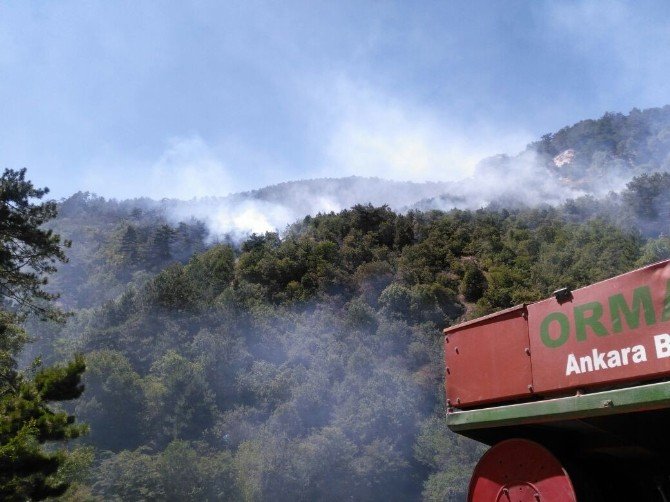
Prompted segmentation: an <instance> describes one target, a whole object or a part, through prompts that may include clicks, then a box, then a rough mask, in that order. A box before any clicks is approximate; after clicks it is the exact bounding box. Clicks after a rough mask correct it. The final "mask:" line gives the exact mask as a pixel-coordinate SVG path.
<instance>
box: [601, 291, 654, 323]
mask: <svg viewBox="0 0 670 502" xmlns="http://www.w3.org/2000/svg"><path fill="white" fill-rule="evenodd" d="M609 304H610V315H611V316H612V330H613V331H614V332H615V333H621V332H622V331H623V325H622V323H621V314H622V313H623V315H624V317H625V318H626V324H627V325H628V328H629V329H634V328H637V327H638V326H639V325H640V306H642V309H643V310H644V322H645V323H647V326H651V325H652V324H656V313H655V312H654V304H653V302H652V301H651V290H650V289H649V286H640V287H639V288H635V289H634V290H633V308H632V309H631V308H629V306H628V304H627V303H626V299H625V298H624V297H623V295H622V294H617V295H614V296H610V298H609Z"/></svg>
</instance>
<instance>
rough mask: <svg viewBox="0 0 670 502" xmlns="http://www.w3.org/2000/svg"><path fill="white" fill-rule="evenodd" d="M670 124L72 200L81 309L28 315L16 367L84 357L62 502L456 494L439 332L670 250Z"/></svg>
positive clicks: (70, 291) (459, 445)
mask: <svg viewBox="0 0 670 502" xmlns="http://www.w3.org/2000/svg"><path fill="white" fill-rule="evenodd" d="M669 117H670V109H669V108H667V107H666V108H663V109H653V110H646V111H643V112H640V111H636V110H634V111H633V112H631V113H630V114H629V115H626V116H624V115H615V114H608V115H606V116H604V117H602V118H601V119H599V120H595V121H585V122H580V123H579V124H576V125H574V126H571V127H568V128H565V129H562V130H561V131H558V132H557V133H555V134H551V135H547V136H545V137H543V138H542V139H541V140H539V141H538V142H536V143H533V144H531V145H529V147H528V149H527V150H526V151H524V152H522V153H520V154H519V155H518V156H516V157H505V156H500V157H494V158H491V159H487V160H485V161H483V162H482V163H480V165H479V167H478V169H477V171H476V172H475V174H474V176H473V177H472V178H471V179H469V180H464V181H462V182H458V183H456V182H454V183H449V184H447V183H424V184H418V183H408V182H391V181H384V180H379V179H373V178H342V179H324V180H310V181H304V182H294V183H286V184H282V185H276V186H272V187H268V188H265V189H261V190H257V191H254V192H249V193H244V194H236V195H232V196H229V197H226V198H221V199H216V198H212V199H202V200H193V201H186V202H183V201H181V202H180V201H172V200H163V201H150V200H134V201H133V200H130V201H113V200H112V201H109V200H105V199H103V198H100V197H97V196H95V195H91V194H86V193H78V194H75V195H74V196H72V197H69V198H67V199H64V200H62V201H60V202H59V204H58V217H57V218H56V219H53V220H52V221H50V222H49V226H50V228H52V229H53V230H54V232H56V233H58V234H61V235H62V236H63V237H64V238H66V239H71V240H72V241H73V245H72V247H71V248H70V249H68V250H67V253H68V256H69V258H70V262H69V263H67V264H64V265H62V266H61V267H60V269H59V271H58V273H56V274H55V275H53V276H52V277H51V279H50V283H49V288H50V291H53V292H60V293H61V297H60V299H59V300H58V302H59V305H61V306H62V307H63V308H65V309H67V310H69V311H71V312H72V314H73V315H72V317H71V318H69V319H68V321H67V323H65V324H54V323H44V322H40V321H39V320H38V319H32V318H31V319H28V321H27V324H26V326H27V329H28V331H29V332H30V333H31V335H32V337H33V338H34V340H35V341H34V343H32V344H30V345H28V346H27V348H26V350H25V351H24V353H23V355H22V361H23V363H24V365H26V366H28V365H29V364H30V361H32V360H33V358H34V357H36V356H40V357H41V361H42V364H52V363H58V362H59V361H62V360H65V359H68V358H70V357H71V356H72V355H73V354H77V353H79V354H83V355H84V358H85V361H86V372H85V373H84V384H85V391H84V393H83V394H82V395H81V397H79V398H78V399H77V400H76V401H74V403H73V404H72V405H71V406H70V407H69V408H68V411H69V412H70V413H73V414H74V416H75V417H76V418H77V420H78V421H81V422H84V423H87V424H89V425H90V432H89V433H88V434H87V435H86V436H84V437H82V438H79V439H77V440H75V441H71V442H70V443H69V444H68V449H69V450H70V451H71V455H70V457H69V460H68V461H67V462H66V464H65V466H64V467H63V468H62V469H61V470H60V471H59V474H58V475H59V476H61V478H62V479H63V480H64V481H67V482H68V483H70V488H69V490H68V492H66V494H65V495H64V496H63V497H64V500H82V499H85V500H180V501H182V500H287V501H288V500H291V501H293V500H305V501H308V500H343V499H346V500H435V501H437V500H462V499H463V497H464V494H465V491H466V489H467V481H468V479H469V476H470V472H471V470H472V468H473V466H474V464H475V463H476V461H477V459H478V458H479V456H480V455H481V453H482V452H483V451H484V447H483V446H482V445H479V444H477V443H474V442H472V441H469V440H465V439H463V438H461V437H458V436H456V435H454V434H453V433H451V432H450V431H449V430H448V429H447V428H446V425H445V421H444V413H445V408H444V406H445V403H444V395H443V394H444V387H443V383H442V382H443V377H444V372H443V362H442V351H441V350H442V349H441V342H442V340H441V337H440V330H441V329H442V328H443V327H445V326H447V325H451V324H453V323H456V322H459V321H461V320H464V319H469V318H473V317H475V316H478V315H484V314H488V313H491V312H494V311H496V310H499V309H503V308H507V307H510V306H513V305H516V304H519V303H522V302H532V301H536V300H539V299H542V298H544V297H546V296H547V295H548V294H550V293H551V292H552V291H554V290H555V289H556V288H557V287H561V286H569V287H578V286H582V285H585V284H588V283H591V282H593V281H597V280H601V279H605V278H607V277H610V276H613V275H615V274H617V273H620V272H624V271H627V270H630V269H632V268H634V267H636V266H640V265H643V264H646V263H651V262H653V261H657V260H659V259H662V258H667V257H670V240H669V239H668V237H667V235H668V233H669V232H670V228H668V225H669V223H668V222H669V221H670V219H668V214H669V213H668V211H669V206H668V203H667V201H668V200H669V199H668V195H670V173H668V172H667V171H668V169H667V168H668V166H669V164H668V158H669V157H668V154H669V153H670V148H668V147H669V146H670V145H667V144H666V143H664V141H665V139H664V138H668V137H670V135H668V134H667V132H668V131H670V120H669ZM626 176H627V178H626ZM624 180H625V181H624ZM610 190H615V191H613V192H610ZM319 213H320V214H319Z"/></svg>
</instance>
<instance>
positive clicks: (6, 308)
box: [0, 169, 86, 500]
mask: <svg viewBox="0 0 670 502" xmlns="http://www.w3.org/2000/svg"><path fill="white" fill-rule="evenodd" d="M25 172H26V170H25V169H22V170H20V171H13V170H9V169H7V170H5V172H4V173H3V175H2V177H0V379H1V380H0V499H2V500H42V499H45V498H47V497H54V496H58V495H60V494H62V493H63V492H64V491H65V490H66V489H67V484H65V483H62V482H58V481H57V480H56V479H55V477H54V476H53V475H54V474H55V473H56V471H57V470H58V468H59V466H61V465H62V463H63V462H64V460H65V457H66V456H65V453H63V452H60V451H56V452H47V451H45V450H44V449H43V447H42V445H43V444H44V443H45V442H47V441H59V440H63V439H70V438H75V437H78V436H79V435H81V434H82V433H84V432H85V430H86V429H85V427H84V426H81V425H75V424H74V417H72V416H68V415H67V414H66V413H64V412H56V411H53V410H52V409H51V407H50V406H49V403H51V402H56V401H63V400H70V399H75V398H77V397H79V396H80V395H81V393H82V392H83V386H82V385H81V375H82V373H83V372H84V369H85V364H84V360H83V358H82V357H81V356H77V357H75V358H74V360H73V361H72V362H70V363H69V364H65V365H59V366H53V367H50V368H44V369H41V370H40V371H38V372H37V373H36V374H35V376H34V377H33V378H28V377H27V376H25V375H23V374H22V373H21V372H20V371H18V369H17V363H16V357H17V356H18V353H19V352H20V350H21V348H22V347H23V345H24V344H25V343H26V341H27V339H28V337H27V334H26V333H25V331H24V330H23V328H21V326H20V323H21V322H22V321H23V320H24V319H25V317H26V316H27V315H29V314H36V315H38V316H39V317H40V318H42V319H51V320H55V321H60V322H63V321H64V319H65V314H64V313H63V312H62V311H61V310H60V309H58V308H57V307H56V306H54V305H53V302H52V301H51V300H54V299H55V298H57V295H55V294H52V293H49V292H47V291H46V290H45V286H46V284H47V274H49V273H53V272H54V271H55V270H56V267H55V265H56V263H57V262H65V261H66V257H65V254H64V251H63V247H66V246H69V243H68V242H61V239H60V236H58V235H57V234H54V233H53V232H52V231H51V230H47V229H44V228H43V225H44V224H45V223H46V222H48V221H49V220H51V219H52V218H54V217H55V216H56V209H57V208H56V204H55V202H53V201H48V202H43V203H40V204H35V203H33V200H34V199H41V198H42V197H43V196H44V195H46V194H47V193H48V189H46V188H45V189H36V188H34V187H33V185H32V183H31V182H30V181H26V179H25Z"/></svg>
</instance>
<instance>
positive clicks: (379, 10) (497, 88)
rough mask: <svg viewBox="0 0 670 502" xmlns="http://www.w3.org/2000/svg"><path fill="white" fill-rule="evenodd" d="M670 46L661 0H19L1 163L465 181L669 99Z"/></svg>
mask: <svg viewBox="0 0 670 502" xmlns="http://www.w3.org/2000/svg"><path fill="white" fill-rule="evenodd" d="M669 47H670V9H668V8H667V4H666V3H665V2H663V1H658V2H645V1H635V2H616V1H608V2H582V1H555V2H545V1H540V0H536V1H531V0H528V1H514V0H509V1H505V2H499V1H494V0H491V1H488V2H484V1H467V2H461V1H446V0H445V1H440V2H438V1H421V2H384V1H370V2H362V1H352V2H348V1H337V2H333V1H326V2H318V1H304V2H290V1H284V2H258V1H253V0H251V1H244V2H219V1H211V2H210V1H199V2H182V1H179V2H177V1H175V2H169V1H146V2H138V1H129V2H120V1H119V2H115V1H99V2H95V1H87V2H83V1H82V2H68V1H60V2H55V1H35V2H29V1H18V0H17V1H6V2H2V3H1V4H0V103H2V108H1V111H0V131H2V134H0V167H3V168H4V167H9V168H20V167H27V168H28V173H29V177H30V178H31V179H32V180H33V181H34V182H35V184H37V185H39V186H48V187H50V188H51V190H52V195H53V196H55V197H57V198H58V197H65V196H67V195H69V194H71V193H73V192H75V191H78V190H88V191H92V192H95V193H98V194H100V195H104V196H107V197H116V198H125V197H136V196H141V195H147V196H151V197H155V198H160V197H178V198H186V199H188V198H191V197H195V196H205V195H225V194H227V193H230V192H233V191H239V190H248V189H253V188H258V187H261V186H264V185H267V184H271V183H277V182H282V181H288V180H294V179H301V178H315V177H322V176H327V177H338V176H346V175H351V174H358V175H363V176H381V177H386V178H392V179H411V180H417V181H422V180H449V179H458V178H462V177H464V176H466V175H467V174H469V173H470V172H471V171H472V168H473V166H474V164H475V163H476V161H477V160H479V159H481V158H482V157H484V156H487V155H492V154H495V153H502V152H506V153H516V152H517V151H519V150H521V149H522V148H523V147H524V146H525V144H526V143H527V142H529V141H531V140H533V139H536V138H538V137H539V136H541V135H542V134H544V133H547V132H551V131H554V130H557V129H558V128H560V127H562V126H564V125H568V124H571V123H574V122H576V121H578V120H581V119H584V118H595V117H599V116H601V115H602V114H603V113H604V112H605V111H621V112H628V111H629V110H630V109H631V108H633V107H638V108H647V107H652V106H661V105H664V104H668V103H670V98H669V97H668V96H670V79H669V78H668V76H669V75H668V74H669V73H670V71H669V70H668V69H669V68H670V50H668V48H669Z"/></svg>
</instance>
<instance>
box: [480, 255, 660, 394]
mask: <svg viewBox="0 0 670 502" xmlns="http://www.w3.org/2000/svg"><path fill="white" fill-rule="evenodd" d="M669 280H670V261H665V262H661V263H657V264H655V265H651V266H649V267H645V268H642V269H639V270H635V271H633V272H629V273H627V274H623V275H620V276H617V277H614V278H612V279H609V280H606V281H603V282H599V283H597V284H593V285H591V286H587V287H585V288H582V289H579V290H576V291H574V292H573V293H572V298H571V299H570V300H569V301H566V302H564V303H562V304H559V302H558V301H557V300H556V299H555V298H550V299H548V300H544V301H541V302H538V303H535V304H532V305H529V306H528V327H529V335H530V348H531V359H532V365H533V386H534V390H535V392H536V393H552V392H555V391H561V390H567V389H577V388H588V387H598V386H603V385H608V386H609V385H611V384H613V383H616V382H626V381H640V380H649V379H656V378H659V377H662V376H667V375H668V374H670V282H669ZM492 328H494V327H493V326H492ZM494 329H497V328H494ZM657 344H658V348H657ZM481 364H485V363H484V362H483V361H482V363H481Z"/></svg>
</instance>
